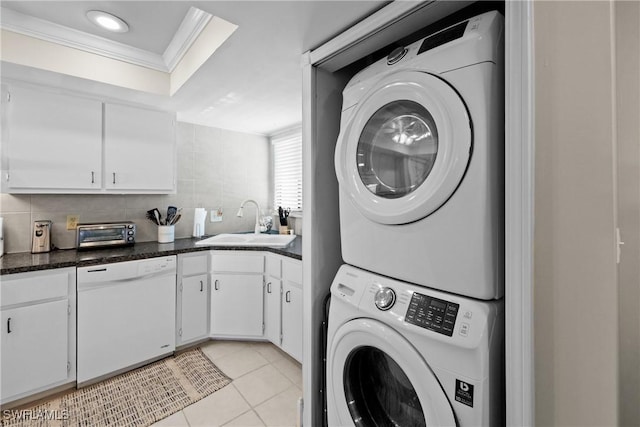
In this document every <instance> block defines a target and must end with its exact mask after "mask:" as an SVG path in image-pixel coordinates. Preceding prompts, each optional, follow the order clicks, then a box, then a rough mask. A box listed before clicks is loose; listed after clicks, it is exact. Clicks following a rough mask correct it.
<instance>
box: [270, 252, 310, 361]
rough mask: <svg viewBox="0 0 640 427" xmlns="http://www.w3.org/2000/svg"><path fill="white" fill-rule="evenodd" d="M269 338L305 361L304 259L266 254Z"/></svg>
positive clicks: (297, 358) (299, 359)
mask: <svg viewBox="0 0 640 427" xmlns="http://www.w3.org/2000/svg"><path fill="white" fill-rule="evenodd" d="M265 281H266V286H265V294H264V297H265V338H267V339H268V340H269V341H271V342H272V343H274V344H275V345H277V346H279V347H280V348H281V349H282V350H284V351H285V352H287V353H288V354H289V355H291V356H292V357H293V358H295V359H296V360H298V361H300V362H301V361H302V321H303V319H302V261H299V260H296V259H292V258H288V257H284V256H281V255H276V254H271V253H268V254H266V256H265Z"/></svg>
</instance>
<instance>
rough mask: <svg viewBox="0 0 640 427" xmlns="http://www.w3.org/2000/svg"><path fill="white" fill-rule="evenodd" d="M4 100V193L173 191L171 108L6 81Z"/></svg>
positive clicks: (173, 158)
mask: <svg viewBox="0 0 640 427" xmlns="http://www.w3.org/2000/svg"><path fill="white" fill-rule="evenodd" d="M3 106H4V107H5V108H3V110H4V111H5V113H4V117H3V121H4V123H3V124H4V125H5V130H4V132H3V137H2V139H3V141H2V142H3V144H2V145H3V146H4V147H3V150H4V151H3V157H4V159H3V169H4V172H5V173H4V174H3V177H2V180H3V188H4V189H5V191H6V192H9V193H138V194H144V193H173V192H175V188H176V144H175V141H176V132H175V127H176V126H175V114H172V113H167V112H162V111H154V110H148V109H143V108H138V107H133V106H128V105H117V104H109V103H103V102H102V101H100V100H96V99H90V98H84V97H79V96H74V95H70V94H63V93H56V92H53V91H52V90H51V89H42V90H40V89H37V88H32V87H22V86H13V85H12V86H11V87H9V88H8V89H7V91H6V96H4V97H3Z"/></svg>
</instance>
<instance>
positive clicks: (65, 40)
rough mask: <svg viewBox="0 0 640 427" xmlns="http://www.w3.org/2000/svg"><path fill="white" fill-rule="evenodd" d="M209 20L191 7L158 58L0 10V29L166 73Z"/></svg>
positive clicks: (207, 15)
mask: <svg viewBox="0 0 640 427" xmlns="http://www.w3.org/2000/svg"><path fill="white" fill-rule="evenodd" d="M211 17H212V15H211V14H209V13H207V12H204V11H202V10H200V9H197V8H195V7H191V8H190V9H189V11H188V12H187V14H186V16H185V17H184V19H183V20H182V23H181V24H180V28H179V29H178V31H177V32H176V34H174V36H173V39H172V40H171V42H170V43H169V46H168V47H167V48H166V50H165V52H164V53H163V54H162V55H160V54H157V53H154V52H150V51H147V50H144V49H139V48H136V47H133V46H129V45H126V44H124V43H120V42H116V41H113V40H109V39H107V38H104V37H100V36H96V35H93V34H89V33H85V32H84V31H79V30H75V29H73V28H69V27H65V26H63V25H59V24H56V23H53V22H50V21H45V20H43V19H40V18H35V17H33V16H29V15H25V14H23V13H19V12H16V11H13V10H11V9H7V8H0V18H1V20H0V27H1V28H2V29H5V30H8V31H13V32H15V33H19V34H23V35H26V36H30V37H34V38H37V39H40V40H44V41H47V42H51V43H56V44H59V45H63V46H67V47H71V48H74V49H79V50H82V51H85V52H89V53H93V54H96V55H101V56H105V57H107V58H111V59H115V60H118V61H124V62H128V63H130V64H134V65H139V66H142V67H146V68H151V69H153V70H157V71H162V72H165V73H167V72H171V71H173V69H174V68H175V66H176V65H177V64H178V62H180V59H182V57H183V56H184V54H185V53H186V52H187V50H189V47H190V46H191V45H192V44H193V42H194V41H195V40H196V38H197V37H198V35H199V34H200V32H202V30H203V29H204V28H205V26H206V25H207V23H208V22H209V21H210V20H211Z"/></svg>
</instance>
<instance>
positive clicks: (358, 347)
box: [327, 319, 456, 427]
mask: <svg viewBox="0 0 640 427" xmlns="http://www.w3.org/2000/svg"><path fill="white" fill-rule="evenodd" d="M327 390H328V395H327V397H328V399H332V400H331V401H330V402H329V407H328V411H330V412H333V413H330V414H329V416H330V421H332V422H337V423H339V425H352V424H353V425H356V426H362V427H364V426H383V425H385V426H386V425H410V426H415V427H419V426H455V425H456V421H455V416H454V414H453V409H452V408H451V404H450V402H449V399H448V398H447V396H446V394H445V392H444V390H443V389H442V386H441V385H440V383H439V382H438V380H437V378H436V376H435V375H434V374H433V372H432V371H431V368H430V367H429V365H427V363H426V362H425V360H424V359H423V358H422V356H421V355H420V354H419V353H418V352H417V350H416V349H415V348H414V347H413V346H412V345H411V344H410V343H409V342H408V341H407V340H406V339H405V338H404V337H402V336H401V335H400V334H399V333H398V332H396V331H395V330H393V329H391V328H389V327H388V326H386V325H384V324H383V323H381V322H379V321H377V320H373V319H355V320H351V321H349V322H348V323H346V324H344V325H343V326H342V327H340V328H339V329H338V330H337V331H336V333H335V335H334V337H332V341H331V347H330V348H329V351H328V360H327Z"/></svg>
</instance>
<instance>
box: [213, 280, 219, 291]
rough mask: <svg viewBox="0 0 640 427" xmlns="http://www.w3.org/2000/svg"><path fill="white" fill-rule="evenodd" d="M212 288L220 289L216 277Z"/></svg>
mask: <svg viewBox="0 0 640 427" xmlns="http://www.w3.org/2000/svg"><path fill="white" fill-rule="evenodd" d="M213 288H214V289H215V290H216V291H217V290H219V289H220V282H219V281H218V279H216V281H215V282H214V283H213Z"/></svg>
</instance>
